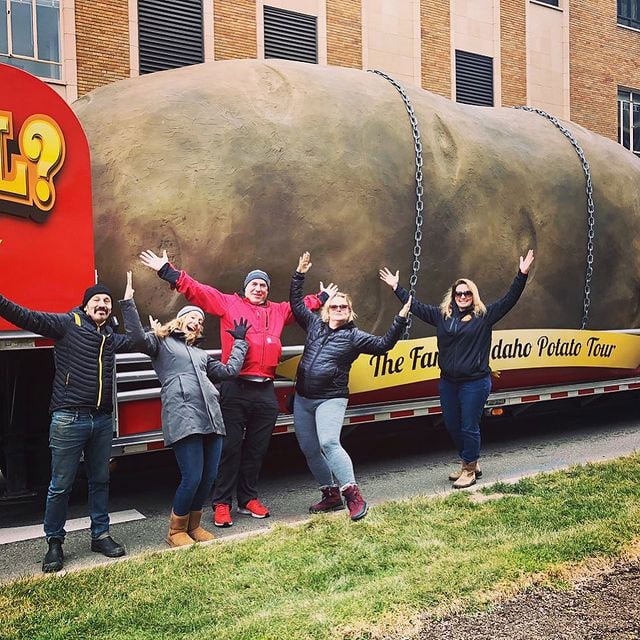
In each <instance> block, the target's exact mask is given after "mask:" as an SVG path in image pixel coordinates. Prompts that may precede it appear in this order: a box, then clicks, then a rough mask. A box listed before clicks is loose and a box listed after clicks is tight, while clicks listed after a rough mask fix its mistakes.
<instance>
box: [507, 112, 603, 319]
mask: <svg viewBox="0 0 640 640" xmlns="http://www.w3.org/2000/svg"><path fill="white" fill-rule="evenodd" d="M515 109H522V110H523V111H531V112H533V113H537V114H538V115H540V116H542V117H543V118H546V119H547V120H549V121H550V122H552V123H553V124H554V125H555V126H556V127H557V128H558V129H560V131H561V132H562V133H563V134H564V135H565V136H566V137H567V138H568V139H569V142H571V144H572V145H573V148H574V149H575V151H576V153H577V154H578V158H580V162H581V163H582V170H583V171H584V177H585V180H586V188H585V191H586V193H587V268H586V271H585V278H584V299H583V302H582V322H581V324H580V328H581V329H584V328H586V326H587V320H588V319H589V306H590V305H591V278H592V276H593V239H594V237H595V212H596V208H595V205H594V204H593V187H592V185H591V168H590V167H589V162H588V161H587V159H586V158H585V156H584V151H583V150H582V147H581V146H580V145H579V144H578V141H577V140H576V138H575V136H574V135H573V134H572V133H571V131H569V129H567V128H566V127H565V126H564V125H563V124H562V123H561V122H560V121H559V120H558V118H556V117H555V116H552V115H551V114H549V113H547V112H546V111H542V109H534V108H533V107H515Z"/></svg>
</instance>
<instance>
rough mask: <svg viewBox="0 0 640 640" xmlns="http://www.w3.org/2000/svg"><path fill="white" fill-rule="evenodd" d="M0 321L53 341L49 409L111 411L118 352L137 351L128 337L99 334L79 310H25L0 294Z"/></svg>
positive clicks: (106, 329)
mask: <svg viewBox="0 0 640 640" xmlns="http://www.w3.org/2000/svg"><path fill="white" fill-rule="evenodd" d="M0 316H2V317H3V318H5V319H6V320H8V321H9V322H11V323H13V324H15V325H16V326H18V327H22V328H23V329H26V330H27V331H33V332H34V333H38V334H40V335H42V336H45V337H47V338H52V339H53V340H55V341H56V342H55V347H54V359H55V364H56V373H55V376H54V379H53V393H52V394H51V404H50V405H49V409H50V410H51V411H55V410H56V409H64V408H80V407H83V408H84V407H86V408H94V409H101V410H103V411H109V412H110V411H111V410H112V409H113V369H114V365H115V354H116V352H123V351H135V350H136V349H135V348H134V346H133V342H132V341H131V339H130V338H128V337H127V336H123V335H119V334H117V333H114V332H113V329H112V328H111V327H110V326H108V325H103V326H102V327H101V328H100V329H98V328H97V327H96V325H95V324H94V322H93V321H92V320H91V318H89V316H87V315H86V314H85V313H84V312H83V311H82V310H81V309H80V308H79V307H78V308H77V309H75V310H74V311H70V312H69V313H43V312H41V311H30V310H29V309H25V308H24V307H21V306H19V305H17V304H15V303H13V302H11V301H10V300H7V299H6V298H5V297H4V296H1V295H0Z"/></svg>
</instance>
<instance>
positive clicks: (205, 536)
mask: <svg viewBox="0 0 640 640" xmlns="http://www.w3.org/2000/svg"><path fill="white" fill-rule="evenodd" d="M201 519H202V509H200V511H191V513H189V524H188V525H187V533H188V534H189V535H190V536H191V537H192V538H193V539H194V540H195V541H196V542H209V540H215V539H216V537H215V536H214V535H213V534H212V533H209V532H208V531H207V530H206V529H203V528H202V527H201V526H200V520H201Z"/></svg>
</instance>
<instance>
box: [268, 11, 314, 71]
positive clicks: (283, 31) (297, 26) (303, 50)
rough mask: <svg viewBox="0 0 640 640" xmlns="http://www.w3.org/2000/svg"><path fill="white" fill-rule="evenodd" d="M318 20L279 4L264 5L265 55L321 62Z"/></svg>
mask: <svg viewBox="0 0 640 640" xmlns="http://www.w3.org/2000/svg"><path fill="white" fill-rule="evenodd" d="M317 22H318V19H317V18H316V17H315V16H309V15H306V14H304V13H296V12H295V11H286V10H285V9H278V8H277V7H268V6H266V5H265V7H264V57H265V58H281V59H283V60H298V61H299V62H313V63H317V62H318V24H317Z"/></svg>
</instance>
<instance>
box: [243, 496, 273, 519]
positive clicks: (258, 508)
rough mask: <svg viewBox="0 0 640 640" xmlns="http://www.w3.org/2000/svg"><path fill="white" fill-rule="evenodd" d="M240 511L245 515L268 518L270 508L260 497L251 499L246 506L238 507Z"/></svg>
mask: <svg viewBox="0 0 640 640" xmlns="http://www.w3.org/2000/svg"><path fill="white" fill-rule="evenodd" d="M238 513H242V514H243V515H245V516H251V517H252V518H268V517H269V509H267V507H265V506H264V505H263V504H262V503H261V502H260V500H258V498H254V499H253V500H249V502H247V504H245V505H244V507H238Z"/></svg>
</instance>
